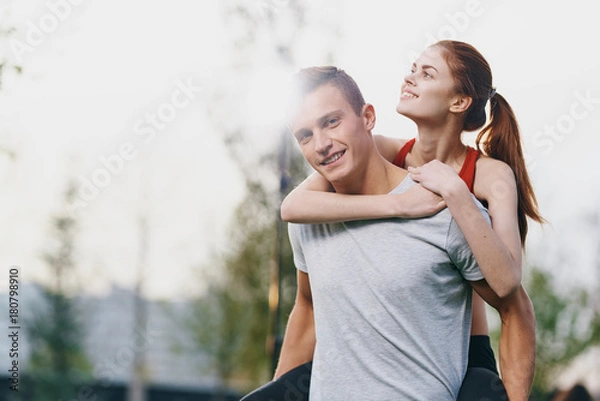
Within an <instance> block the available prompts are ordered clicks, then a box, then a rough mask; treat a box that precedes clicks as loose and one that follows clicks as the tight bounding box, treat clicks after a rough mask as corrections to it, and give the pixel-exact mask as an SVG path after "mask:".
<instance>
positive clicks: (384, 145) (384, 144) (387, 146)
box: [373, 134, 412, 162]
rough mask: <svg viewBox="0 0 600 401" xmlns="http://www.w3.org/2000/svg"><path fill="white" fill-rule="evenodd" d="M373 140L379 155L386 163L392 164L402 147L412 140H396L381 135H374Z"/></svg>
mask: <svg viewBox="0 0 600 401" xmlns="http://www.w3.org/2000/svg"><path fill="white" fill-rule="evenodd" d="M373 139H374V140H375V145H377V150H379V153H381V155H382V156H383V157H384V158H385V159H386V160H388V161H390V162H392V161H394V159H395V158H396V155H397V154H398V152H399V151H400V149H402V147H403V146H404V145H406V143H407V142H408V141H410V140H411V139H412V138H396V137H391V136H385V135H381V134H374V135H373Z"/></svg>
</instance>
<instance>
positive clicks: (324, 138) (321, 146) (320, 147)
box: [314, 130, 333, 154]
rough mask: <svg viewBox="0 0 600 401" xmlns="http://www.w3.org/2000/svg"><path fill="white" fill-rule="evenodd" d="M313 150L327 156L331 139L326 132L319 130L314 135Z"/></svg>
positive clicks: (331, 143)
mask: <svg viewBox="0 0 600 401" xmlns="http://www.w3.org/2000/svg"><path fill="white" fill-rule="evenodd" d="M314 135H315V138H314V139H315V150H316V151H317V152H318V153H320V154H327V152H329V149H330V148H331V146H332V145H333V142H332V140H331V137H330V136H329V135H328V134H327V132H325V131H322V130H319V131H318V132H316V133H315V134H314Z"/></svg>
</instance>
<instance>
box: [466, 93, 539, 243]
mask: <svg viewBox="0 0 600 401" xmlns="http://www.w3.org/2000/svg"><path fill="white" fill-rule="evenodd" d="M492 95H493V96H492V97H491V98H490V121H489V123H488V124H487V125H486V126H485V128H483V129H482V130H481V131H480V132H479V134H478V135H477V138H476V139H475V144H476V146H477V149H478V150H480V151H481V152H483V154H485V155H487V156H490V157H493V158H494V159H497V160H501V161H503V162H505V163H506V164H508V165H509V166H510V167H511V168H512V170H513V172H514V173H515V179H516V182H517V194H518V217H519V231H520V233H521V245H524V244H525V238H526V236H527V228H528V227H527V217H529V218H531V219H532V220H534V221H536V222H538V223H542V222H544V218H543V217H542V216H541V214H540V212H539V210H538V203H537V199H536V197H535V193H534V192H533V187H532V185H531V181H530V179H529V174H528V173H527V167H526V165H525V158H524V157H523V149H522V147H521V134H520V132H519V125H518V124H517V119H516V118H515V115H514V112H513V110H512V108H511V107H510V105H509V104H508V102H507V101H506V99H504V97H503V96H501V95H500V94H499V93H496V92H495V90H494V92H493V93H492Z"/></svg>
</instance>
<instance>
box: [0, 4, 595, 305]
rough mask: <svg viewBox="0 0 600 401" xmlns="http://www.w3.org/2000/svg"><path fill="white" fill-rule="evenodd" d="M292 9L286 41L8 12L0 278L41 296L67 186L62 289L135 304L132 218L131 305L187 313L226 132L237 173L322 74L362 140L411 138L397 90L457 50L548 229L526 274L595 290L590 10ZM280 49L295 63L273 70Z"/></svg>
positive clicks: (211, 23) (265, 30) (270, 16)
mask: <svg viewBox="0 0 600 401" xmlns="http://www.w3.org/2000/svg"><path fill="white" fill-rule="evenodd" d="M300 3H301V4H302V5H303V6H305V7H306V14H305V16H304V19H303V23H304V28H303V29H302V30H301V31H300V32H299V33H297V34H296V35H295V36H294V35H293V31H292V27H293V26H296V25H297V24H298V23H299V20H298V19H294V18H295V17H293V15H292V14H291V12H290V10H291V9H292V5H293V2H292V1H291V0H249V1H245V2H241V1H238V2H236V1H235V0H227V1H218V0H204V1H201V2H199V1H191V0H187V1H186V0H174V1H170V2H165V1H156V0H146V1H141V0H129V1H125V2H117V1H115V0H105V1H102V2H99V1H91V0H77V1H76V0H48V1H36V0H27V1H25V0H20V1H18V2H17V1H9V2H3V3H2V6H0V24H2V25H0V28H4V29H6V27H9V26H11V27H14V28H15V32H14V34H13V35H12V36H8V37H5V38H4V39H1V43H2V47H1V48H0V52H1V53H0V55H2V58H1V59H4V60H5V61H7V62H8V64H9V65H10V64H17V65H20V66H21V67H22V69H23V72H22V73H21V74H15V73H12V72H11V70H9V69H8V68H6V67H5V68H4V70H5V71H6V72H5V74H4V75H3V81H2V84H3V87H2V90H1V91H0V147H1V148H3V149H7V150H9V151H10V152H12V153H13V154H14V157H12V158H11V157H9V155H8V154H7V153H0V222H1V225H2V228H3V230H0V231H1V232H0V265H1V266H5V267H6V268H7V269H8V268H9V267H10V266H19V267H20V272H21V273H20V274H21V275H22V278H23V279H24V280H30V281H47V280H48V277H49V271H48V268H47V266H46V265H45V264H44V262H43V260H42V259H41V257H40V255H42V253H43V252H44V250H46V249H48V247H50V246H51V245H52V243H53V240H54V238H53V235H52V232H51V231H50V218H51V216H52V215H55V214H56V213H60V212H62V211H64V205H63V203H62V202H61V199H62V196H63V193H64V190H65V188H66V185H67V183H68V181H69V180H74V182H75V183H76V184H77V189H78V191H79V192H78V202H79V203H76V204H75V206H74V205H73V204H72V207H71V208H70V209H69V211H70V212H71V213H74V214H75V215H76V216H77V217H78V221H79V230H80V231H79V233H80V235H79V237H78V243H77V258H78V259H77V260H78V263H79V268H78V271H77V274H76V277H74V278H73V280H74V281H76V282H77V283H78V285H79V286H80V287H81V288H82V289H83V290H85V291H89V292H92V293H103V292H106V291H108V290H109V289H110V287H111V285H113V284H116V285H120V286H125V287H132V286H133V285H134V283H135V280H136V277H137V266H138V263H139V252H140V241H141V240H140V238H141V235H140V229H139V222H140V218H141V216H145V218H146V219H147V224H148V231H147V234H148V249H149V251H148V255H147V271H146V274H145V290H144V291H145V294H146V295H147V296H149V297H152V298H167V299H168V298H178V297H182V296H191V295H193V294H196V293H198V291H200V290H201V288H202V280H201V279H200V278H199V277H198V272H199V270H201V269H200V267H201V266H204V268H205V269H208V270H210V268H211V266H210V264H209V262H210V255H211V252H214V251H215V250H223V249H226V248H227V237H228V230H229V229H230V228H231V226H230V223H231V217H232V212H233V210H234V208H235V207H236V206H237V205H238V204H239V202H240V201H241V199H242V197H243V179H242V174H241V172H240V170H239V164H238V163H237V162H236V161H235V160H233V159H232V157H231V154H230V153H229V152H228V150H227V148H226V146H225V145H224V143H223V134H222V132H221V129H222V128H223V127H235V126H236V124H238V126H243V127H244V129H245V132H246V133H247V135H250V136H251V140H249V141H248V142H247V146H248V147H247V149H246V151H247V153H248V154H254V153H257V152H260V151H261V150H264V149H267V148H269V147H270V146H274V144H275V143H276V141H277V134H274V132H277V129H276V128H275V127H277V124H280V120H279V118H280V117H281V112H280V110H281V103H280V102H278V101H277V99H278V97H279V96H280V93H281V92H280V89H281V88H282V87H283V86H284V82H285V79H286V77H287V76H288V75H289V73H290V72H291V71H293V70H295V69H297V68H300V67H304V66H309V65H322V64H329V63H335V64H337V65H338V66H340V67H342V68H344V69H345V70H346V71H348V72H349V73H350V74H351V75H352V76H353V77H354V78H355V79H356V81H357V82H358V84H359V86H360V87H361V88H362V90H363V93H364V95H365V98H366V99H367V101H368V102H370V103H372V104H374V106H375V108H376V110H377V116H378V120H377V121H378V122H377V126H376V129H375V133H381V134H386V135H390V136H398V137H406V138H408V137H412V136H414V135H415V133H416V132H415V128H414V125H413V124H412V123H411V122H410V121H408V120H407V119H405V118H403V117H401V116H398V115H397V114H396V113H395V105H396V102H397V99H398V95H399V87H400V83H401V80H402V77H403V76H404V74H405V73H406V72H407V71H408V69H409V67H410V61H411V60H412V59H413V58H414V56H415V55H417V54H418V53H419V52H420V51H421V50H423V48H424V47H425V46H427V45H428V44H430V43H432V42H433V41H435V40H439V39H445V38H451V39H458V40H464V41H467V42H469V43H472V44H473V45H474V46H475V47H477V48H478V49H479V50H480V51H481V52H482V53H483V55H484V56H485V57H486V58H487V60H488V61H489V62H490V64H491V66H492V71H493V74H494V84H495V86H496V87H497V90H498V92H499V93H501V94H502V95H503V96H504V97H505V98H506V99H507V100H508V101H509V103H510V104H511V106H512V107H513V109H514V111H515V113H516V115H517V118H518V120H519V124H520V127H521V130H522V135H523V144H524V149H525V153H526V154H527V158H528V166H529V169H530V174H531V178H532V181H533V185H534V188H535V190H536V193H537V196H538V200H539V203H540V209H541V211H542V214H543V215H544V216H545V217H546V218H547V219H548V220H549V221H550V224H548V225H546V226H544V227H543V228H540V227H538V226H536V225H532V228H531V234H530V237H529V241H528V246H527V258H526V260H527V262H528V263H530V264H535V265H539V266H541V267H543V268H547V269H549V270H551V271H552V273H553V274H554V275H555V277H556V279H557V281H559V282H561V283H565V285H570V284H581V285H586V286H589V288H591V289H594V288H595V289H597V288H598V287H599V286H600V272H598V271H597V264H596V265H594V260H595V259H594V258H596V257H597V256H598V244H600V229H599V228H598V227H599V225H598V220H595V221H594V220H593V219H592V216H594V215H596V216H598V215H599V214H600V207H599V205H600V169H598V168H597V166H595V165H594V164H595V162H596V157H595V156H596V155H595V153H596V149H597V148H598V145H599V144H600V139H599V135H598V128H597V127H598V126H599V124H600V79H599V78H598V77H599V73H600V54H599V53H598V52H597V51H596V50H595V47H594V41H596V40H597V39H598V38H599V37H600V27H599V24H598V23H597V18H595V16H596V13H594V12H593V11H592V9H591V8H590V7H591V5H590V3H589V2H586V1H584V0H574V1H570V2H546V3H540V2H538V3H533V2H529V3H526V2H521V1H516V0H494V1H486V2H483V1H474V0H461V1H457V0H454V1H442V0H433V1H428V2H410V3H406V4H404V3H400V2H397V3H398V5H396V6H394V7H390V5H389V4H390V3H389V2H386V1H383V0H371V1H369V2H362V1H361V2H358V1H344V2H342V1H339V0H328V1H324V2H318V3H317V2H309V1H300ZM235 4H245V7H246V12H247V13H248V15H249V16H250V17H251V18H252V19H253V20H254V21H257V23H258V28H257V31H256V36H255V37H254V43H253V44H248V45H247V46H246V47H244V46H242V47H240V48H237V50H236V51H235V52H234V50H233V49H234V47H233V45H232V42H233V41H234V40H236V39H238V40H239V39H240V38H244V35H245V31H244V25H243V24H241V23H240V20H239V19H236V18H234V17H232V13H231V12H227V9H228V7H233V6H235ZM269 21H272V24H271V25H270V24H269ZM282 44H283V45H289V47H290V48H291V52H292V54H293V57H292V61H289V62H287V63H282V62H281V59H280V58H277V55H276V53H274V52H273V49H274V47H275V46H277V45H282ZM0 282H3V279H0ZM566 288H568V287H566Z"/></svg>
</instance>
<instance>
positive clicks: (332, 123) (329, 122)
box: [327, 118, 339, 125]
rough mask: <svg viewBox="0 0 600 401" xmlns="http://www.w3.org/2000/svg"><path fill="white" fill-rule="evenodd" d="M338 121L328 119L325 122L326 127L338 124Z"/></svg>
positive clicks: (336, 119)
mask: <svg viewBox="0 0 600 401" xmlns="http://www.w3.org/2000/svg"><path fill="white" fill-rule="evenodd" d="M338 121H339V119H338V118H330V119H329V120H328V121H327V125H335V124H337V122H338Z"/></svg>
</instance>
